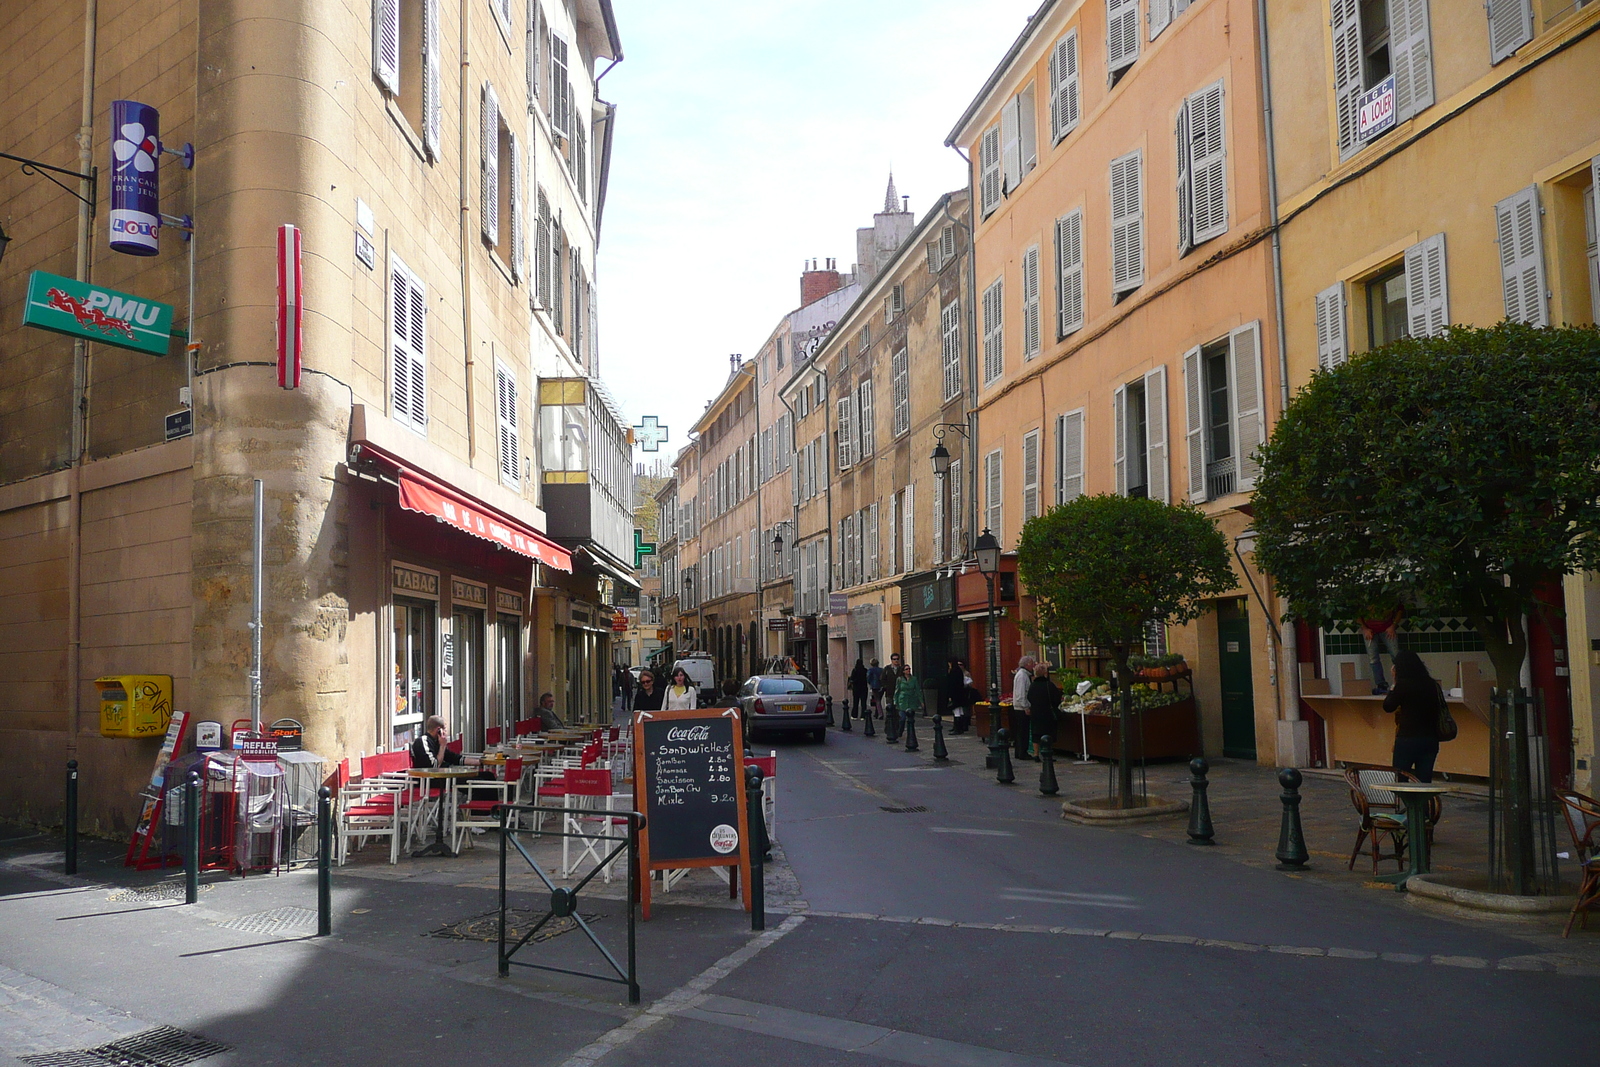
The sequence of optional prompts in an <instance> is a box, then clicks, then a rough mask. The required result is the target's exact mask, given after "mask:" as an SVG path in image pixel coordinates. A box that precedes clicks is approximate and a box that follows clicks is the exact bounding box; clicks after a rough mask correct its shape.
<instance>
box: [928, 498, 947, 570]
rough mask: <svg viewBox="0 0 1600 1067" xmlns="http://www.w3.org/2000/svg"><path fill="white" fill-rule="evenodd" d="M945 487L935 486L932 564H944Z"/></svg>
mask: <svg viewBox="0 0 1600 1067" xmlns="http://www.w3.org/2000/svg"><path fill="white" fill-rule="evenodd" d="M944 543H945V542H944V486H942V485H940V484H939V483H938V482H935V483H934V484H933V559H932V560H930V561H929V562H931V563H943V562H944V556H945V553H944Z"/></svg>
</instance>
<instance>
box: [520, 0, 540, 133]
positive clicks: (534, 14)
mask: <svg viewBox="0 0 1600 1067" xmlns="http://www.w3.org/2000/svg"><path fill="white" fill-rule="evenodd" d="M539 17H540V14H539V4H538V2H537V0H528V44H527V55H526V56H525V57H524V58H525V59H526V60H527V64H528V111H529V113H530V114H531V113H532V111H533V102H534V100H536V99H538V97H539V42H540V40H541V34H540V33H539Z"/></svg>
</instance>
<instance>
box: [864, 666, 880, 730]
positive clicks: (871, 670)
mask: <svg viewBox="0 0 1600 1067" xmlns="http://www.w3.org/2000/svg"><path fill="white" fill-rule="evenodd" d="M867 688H868V689H870V690H871V691H872V714H873V717H874V718H879V719H881V718H883V668H882V667H880V666H878V661H877V660H873V661H872V666H870V667H868V668H867Z"/></svg>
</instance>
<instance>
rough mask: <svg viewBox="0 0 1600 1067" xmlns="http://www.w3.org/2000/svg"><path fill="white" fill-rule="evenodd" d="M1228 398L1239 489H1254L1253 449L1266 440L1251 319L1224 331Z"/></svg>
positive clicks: (1256, 332) (1256, 334) (1257, 327)
mask: <svg viewBox="0 0 1600 1067" xmlns="http://www.w3.org/2000/svg"><path fill="white" fill-rule="evenodd" d="M1228 376H1229V378H1230V381H1229V382H1228V386H1229V389H1228V398H1229V399H1230V400H1232V401H1233V444H1234V449H1233V454H1234V456H1235V457H1237V459H1236V462H1237V463H1238V471H1239V479H1238V482H1237V483H1236V486H1235V487H1236V488H1237V489H1238V490H1239V491H1240V492H1244V491H1245V490H1247V489H1254V488H1255V485H1256V475H1257V474H1259V473H1260V472H1261V463H1260V461H1259V460H1258V459H1257V458H1256V449H1258V448H1260V447H1261V445H1262V444H1264V443H1265V442H1266V440H1267V434H1266V414H1267V413H1266V410H1265V407H1264V397H1263V393H1264V391H1265V388H1264V387H1265V383H1264V382H1263V381H1262V371H1261V323H1259V322H1251V323H1247V324H1246V325H1244V326H1241V327H1239V328H1238V329H1237V330H1234V331H1233V332H1232V333H1230V334H1228Z"/></svg>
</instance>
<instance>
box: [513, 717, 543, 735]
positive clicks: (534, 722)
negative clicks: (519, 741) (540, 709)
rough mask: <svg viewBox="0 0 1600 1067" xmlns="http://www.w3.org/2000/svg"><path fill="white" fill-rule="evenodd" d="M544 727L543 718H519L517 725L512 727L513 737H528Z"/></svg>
mask: <svg viewBox="0 0 1600 1067" xmlns="http://www.w3.org/2000/svg"><path fill="white" fill-rule="evenodd" d="M543 729H544V721H543V720H542V719H518V720H517V724H516V726H514V727H512V736H513V737H527V736H528V735H529V734H536V733H538V732H539V731H541V730H543Z"/></svg>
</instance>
